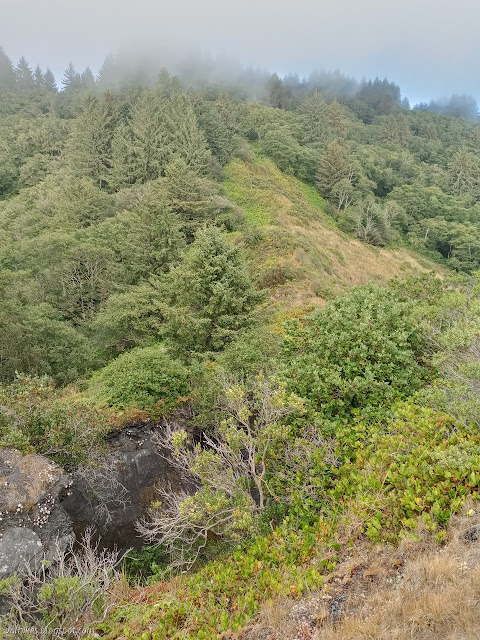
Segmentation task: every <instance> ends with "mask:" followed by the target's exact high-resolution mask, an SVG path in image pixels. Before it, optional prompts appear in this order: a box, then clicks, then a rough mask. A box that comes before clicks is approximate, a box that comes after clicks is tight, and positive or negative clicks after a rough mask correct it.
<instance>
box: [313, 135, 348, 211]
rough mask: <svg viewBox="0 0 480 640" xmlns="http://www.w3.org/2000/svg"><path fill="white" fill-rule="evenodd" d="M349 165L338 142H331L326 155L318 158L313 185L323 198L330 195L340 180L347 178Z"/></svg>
mask: <svg viewBox="0 0 480 640" xmlns="http://www.w3.org/2000/svg"><path fill="white" fill-rule="evenodd" d="M348 174H349V163H348V161H347V157H346V153H345V149H344V148H343V147H342V146H341V145H339V144H338V142H331V143H330V144H329V145H328V149H327V151H326V153H324V154H323V155H322V157H321V158H320V163H319V165H318V169H317V173H316V175H315V183H316V185H317V188H318V190H319V191H320V193H321V194H322V196H324V197H325V198H329V197H330V195H331V194H332V191H333V189H334V186H335V184H336V183H337V182H339V181H340V180H343V179H345V178H347V177H348Z"/></svg>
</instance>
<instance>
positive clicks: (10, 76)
mask: <svg viewBox="0 0 480 640" xmlns="http://www.w3.org/2000/svg"><path fill="white" fill-rule="evenodd" d="M14 85H15V74H14V72H13V64H12V61H11V60H10V58H9V57H8V56H7V54H6V53H5V51H4V50H3V48H2V47H0V92H1V91H9V90H11V89H13V87H14Z"/></svg>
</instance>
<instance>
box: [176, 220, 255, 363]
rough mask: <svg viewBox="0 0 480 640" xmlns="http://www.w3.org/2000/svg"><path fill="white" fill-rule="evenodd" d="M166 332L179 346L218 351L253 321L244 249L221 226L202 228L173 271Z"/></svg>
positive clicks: (188, 349) (252, 298)
mask: <svg viewBox="0 0 480 640" xmlns="http://www.w3.org/2000/svg"><path fill="white" fill-rule="evenodd" d="M171 285H172V294H171V295H172V301H173V303H174V306H173V307H172V308H171V309H170V312H169V317H168V321H167V328H166V335H167V336H168V337H169V338H170V339H171V340H172V341H173V342H174V345H175V350H176V351H177V350H181V351H183V352H184V353H185V354H188V353H191V352H195V351H196V352H208V351H218V350H220V349H222V348H223V347H224V346H225V345H226V344H228V342H230V341H231V340H232V339H233V338H234V337H235V335H236V333H237V332H238V331H239V330H240V329H242V328H244V327H247V326H248V325H249V324H251V322H252V315H251V313H252V310H253V309H254V307H255V305H256V304H257V303H258V302H259V301H260V299H261V298H262V295H261V294H260V293H259V292H258V291H255V289H254V288H253V284H252V281H251V279H250V277H249V275H248V273H247V270H246V265H245V263H244V261H243V258H242V255H241V253H240V249H239V248H238V247H237V246H234V245H232V244H230V242H229V241H228V240H227V238H226V237H225V235H224V234H223V233H222V231H221V230H220V229H218V227H206V228H204V229H202V230H201V231H199V232H198V234H197V237H196V239H195V242H194V243H193V245H192V247H191V250H190V251H189V252H188V254H187V256H186V258H185V261H184V263H183V264H182V265H180V266H179V267H178V268H177V269H175V270H174V271H173V272H172V274H171Z"/></svg>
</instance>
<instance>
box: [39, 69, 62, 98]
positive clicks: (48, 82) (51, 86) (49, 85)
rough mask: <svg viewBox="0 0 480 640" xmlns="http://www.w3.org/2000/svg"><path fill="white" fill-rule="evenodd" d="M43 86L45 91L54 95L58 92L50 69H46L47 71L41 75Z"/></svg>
mask: <svg viewBox="0 0 480 640" xmlns="http://www.w3.org/2000/svg"><path fill="white" fill-rule="evenodd" d="M43 84H44V87H45V89H46V90H47V91H52V92H54V93H56V92H57V91H58V88H57V83H56V81H55V76H54V75H53V72H52V70H51V69H50V67H47V70H46V71H45V73H44V75H43Z"/></svg>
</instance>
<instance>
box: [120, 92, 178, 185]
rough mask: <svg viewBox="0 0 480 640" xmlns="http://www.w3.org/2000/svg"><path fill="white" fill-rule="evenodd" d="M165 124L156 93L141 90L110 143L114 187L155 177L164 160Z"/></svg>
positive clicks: (159, 171)
mask: <svg viewBox="0 0 480 640" xmlns="http://www.w3.org/2000/svg"><path fill="white" fill-rule="evenodd" d="M166 139H167V132H166V125H165V120H164V117H163V109H162V103H161V100H160V98H159V96H158V95H157V94H155V93H154V92H152V91H144V92H143V93H141V94H140V96H139V97H138V98H137V100H136V101H135V102H134V104H133V107H132V109H131V113H130V117H129V119H128V120H127V121H126V122H122V123H121V124H120V125H119V126H118V127H117V129H116V131H115V135H114V137H113V141H112V161H113V183H114V185H115V186H116V188H120V187H122V186H126V185H129V184H135V183H136V182H140V183H144V182H148V181H149V180H155V179H156V178H158V177H159V176H160V175H161V173H162V169H163V167H164V166H165V164H166V161H167V149H166Z"/></svg>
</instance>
